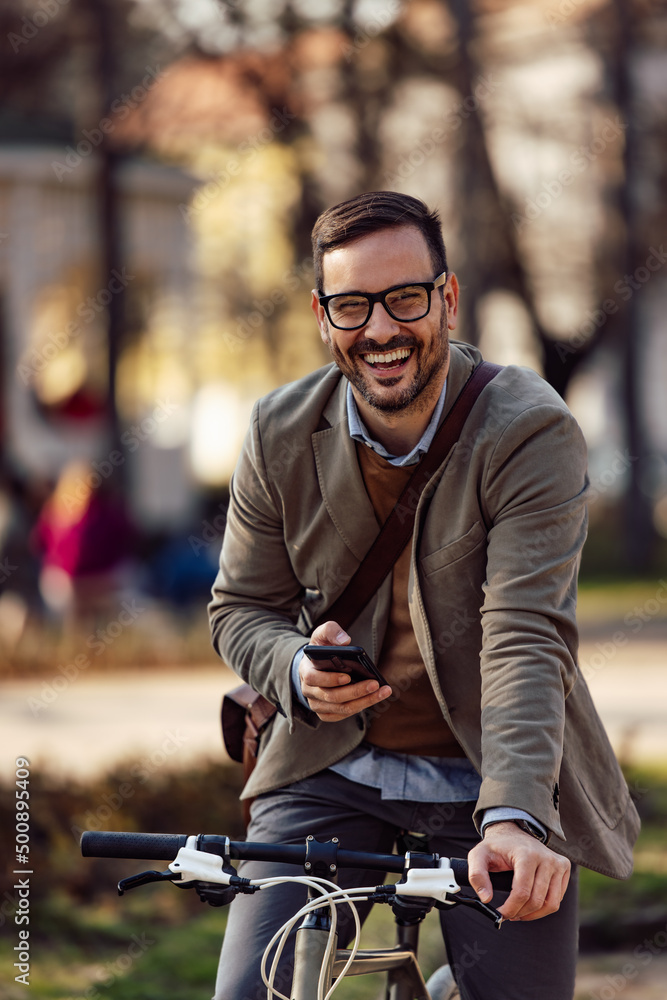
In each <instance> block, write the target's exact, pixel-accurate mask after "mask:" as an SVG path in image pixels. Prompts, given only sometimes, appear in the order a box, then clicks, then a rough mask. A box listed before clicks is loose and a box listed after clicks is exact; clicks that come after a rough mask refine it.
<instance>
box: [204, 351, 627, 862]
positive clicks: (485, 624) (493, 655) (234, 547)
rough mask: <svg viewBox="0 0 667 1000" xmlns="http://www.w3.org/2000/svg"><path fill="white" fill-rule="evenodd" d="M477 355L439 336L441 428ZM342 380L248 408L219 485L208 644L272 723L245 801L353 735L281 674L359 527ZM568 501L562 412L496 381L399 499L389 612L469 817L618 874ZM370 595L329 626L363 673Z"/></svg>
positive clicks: (355, 553)
mask: <svg viewBox="0 0 667 1000" xmlns="http://www.w3.org/2000/svg"><path fill="white" fill-rule="evenodd" d="M480 361H481V355H480V354H479V352H478V351H477V350H476V349H475V348H472V347H470V346H468V345H465V344H462V343H457V342H452V345H451V365H450V370H449V375H448V379H447V392H446V398H445V408H444V415H446V414H447V412H448V410H449V409H450V408H451V405H452V403H453V401H454V400H455V398H456V397H457V395H458V393H459V392H460V390H461V388H462V387H463V385H464V384H465V382H466V380H467V379H468V377H469V376H470V373H471V372H472V370H473V368H474V367H475V366H476V365H477V364H479V362H480ZM346 384H347V383H346V381H345V379H344V378H343V377H342V375H341V373H340V371H339V370H338V368H337V367H336V366H335V365H329V366H327V367H326V368H324V369H320V370H318V371H316V372H314V373H312V374H311V375H308V376H307V377H306V378H303V379H301V380H299V381H298V382H294V383H292V384H290V385H286V386H284V387H282V388H280V389H278V390H276V391H274V392H272V393H270V394H269V395H268V396H266V397H265V398H263V399H261V400H260V401H259V402H258V403H257V404H256V406H255V409H254V412H253V417H252V422H251V426H250V429H249V431H248V434H247V437H246V440H245V444H244V447H243V451H242V454H241V457H240V459H239V463H238V466H237V469H236V472H235V474H234V477H233V480H232V485H231V499H230V507H229V514H228V520H227V526H226V530H225V536H224V540H223V545H222V552H221V557H220V570H219V573H218V576H217V578H216V581H215V584H214V587H213V599H212V601H211V604H210V606H209V612H210V618H211V628H212V634H213V641H214V645H215V647H216V649H217V650H218V652H219V653H220V656H221V657H222V658H223V660H224V661H225V662H226V663H228V664H229V665H230V666H231V667H232V668H233V669H234V670H235V671H236V672H237V673H238V674H239V675H240V676H241V677H242V678H243V679H244V680H245V681H247V682H248V683H249V684H250V685H251V686H252V687H253V688H254V689H255V690H257V691H260V692H261V693H262V694H263V695H265V697H266V698H268V699H269V701H271V702H272V703H273V704H275V705H276V706H278V709H279V712H278V714H277V715H276V717H275V720H274V722H273V723H272V725H271V730H270V732H269V733H268V734H267V735H266V736H265V737H264V738H263V740H262V747H261V750H260V754H259V759H258V763H257V766H256V768H255V771H254V773H253V775H252V777H251V779H250V781H249V782H248V784H247V786H246V788H245V789H244V796H246V797H248V796H254V795H257V794H259V793H261V792H265V791H269V790H271V789H273V788H278V787H281V786H283V785H286V784H288V783H290V782H292V781H296V780H299V779H303V778H305V777H307V776H309V775H312V774H315V773H316V772H318V771H320V770H322V769H323V768H325V767H327V766H329V765H330V764H332V763H334V762H335V761H337V760H340V759H341V758H342V757H343V756H345V754H347V753H348V752H349V751H350V750H352V749H353V748H354V747H356V746H357V745H358V744H359V742H360V741H361V740H362V739H363V738H364V733H365V730H366V726H367V716H366V715H365V714H361V715H358V716H355V717H353V718H350V719H347V720H345V721H344V722H339V723H335V724H334V723H321V722H320V720H319V719H317V717H316V716H315V715H314V714H313V713H311V712H309V711H308V710H306V709H304V708H303V707H302V705H301V704H300V703H299V702H298V700H297V699H296V698H295V697H294V692H293V690H292V686H291V679H290V665H291V662H292V659H293V657H294V654H295V653H296V652H297V650H298V649H300V648H301V647H302V646H303V645H304V635H306V636H308V635H310V631H311V622H312V621H314V620H316V619H317V618H318V617H319V615H320V613H322V612H323V611H325V610H326V608H327V607H329V606H330V605H331V603H332V602H333V601H334V599H335V598H336V597H337V596H338V595H339V594H340V593H341V592H342V590H343V589H344V587H345V585H346V583H347V581H348V580H349V578H350V577H351V576H352V574H353V573H354V571H355V570H356V569H357V567H358V565H359V563H360V562H361V560H362V559H363V557H364V555H365V553H366V551H367V550H368V548H369V546H370V545H371V543H372V542H373V540H374V538H375V537H376V535H377V534H378V531H379V528H378V524H377V520H376V518H375V514H374V512H373V507H372V505H371V502H370V500H369V498H368V495H367V493H366V490H365V488H364V484H363V480H362V477H361V472H360V470H359V465H358V461H357V457H356V451H355V445H354V442H353V441H352V440H351V439H350V436H349V434H348V431H347V419H346V407H345V386H346ZM586 491H587V475H586V447H585V443H584V440H583V437H582V434H581V432H580V430H579V428H578V426H577V424H576V422H575V420H574V418H573V417H572V415H571V414H570V412H569V410H568V409H567V407H566V406H565V404H564V403H563V401H562V399H561V398H560V397H559V396H558V395H557V393H556V392H554V390H553V389H551V388H550V386H549V385H548V384H547V383H546V382H544V380H543V379H541V378H540V377H539V376H538V375H537V374H536V373H535V372H533V371H531V370H529V369H525V368H519V367H516V366H508V367H506V368H504V369H503V371H502V372H501V373H500V374H499V375H498V376H496V378H495V379H494V381H493V382H492V383H491V384H490V385H488V386H487V387H486V388H485V389H484V390H483V392H482V394H481V395H480V397H479V399H478V400H477V402H476V404H475V406H474V408H473V410H472V412H471V414H470V416H469V417H468V420H467V422H466V425H465V427H464V430H463V433H462V435H461V438H460V440H459V442H458V443H457V444H456V445H455V446H454V448H453V449H452V450H451V452H450V453H449V455H448V457H447V458H446V460H445V461H444V462H443V464H442V465H441V466H440V468H439V469H438V471H437V473H436V474H435V475H434V476H433V478H432V480H431V482H430V483H429V485H428V486H427V488H426V489H425V490H424V492H423V494H422V495H421V497H420V498H417V497H415V503H416V504H417V514H416V521H415V530H414V534H413V540H412V562H411V572H410V581H409V605H410V614H411V617H412V623H413V626H414V630H415V634H416V637H417V641H418V644H419V649H420V651H421V655H422V658H423V660H424V663H425V665H426V669H427V671H428V675H429V677H430V679H431V683H432V685H433V690H434V692H435V694H436V696H437V698H438V701H439V704H440V707H441V709H442V714H443V718H444V719H446V721H447V723H448V725H449V726H450V728H451V730H452V732H453V733H454V734H455V736H456V738H457V739H458V741H459V743H460V744H461V746H462V747H463V749H464V750H465V752H466V754H467V756H468V758H469V759H470V761H471V762H472V763H473V765H474V766H475V768H476V769H477V770H478V771H479V773H480V775H481V776H482V785H481V790H480V795H479V800H478V802H477V807H476V811H475V820H476V822H477V823H479V820H480V818H481V814H482V812H483V811H484V810H485V809H488V808H490V807H493V806H514V807H516V808H519V809H524V810H526V811H527V812H529V813H530V814H531V815H533V816H534V817H536V818H537V819H538V820H540V822H541V823H543V824H544V825H545V826H546V827H547V828H548V830H549V832H550V840H549V844H550V847H552V848H553V849H554V850H555V851H558V852H560V853H562V854H564V855H566V856H567V857H568V858H570V859H571V860H572V861H573V862H575V863H577V864H582V865H584V866H587V867H589V868H593V869H596V870H597V871H600V872H604V873H605V874H608V875H612V876H615V877H617V878H626V877H627V876H628V875H629V874H630V872H631V870H632V845H633V843H634V841H635V839H636V836H637V832H638V829H639V820H638V816H637V813H636V810H635V808H634V805H633V804H632V802H631V800H630V797H629V794H628V789H627V786H626V783H625V781H624V779H623V776H622V774H621V771H620V769H619V767H618V765H617V763H616V759H615V757H614V754H613V751H612V748H611V746H610V744H609V741H608V739H607V736H606V734H605V732H604V729H603V726H602V724H601V722H600V719H599V718H598V715H597V713H596V711H595V708H594V706H593V703H592V701H591V697H590V694H589V691H588V688H587V686H586V682H585V680H584V678H583V677H582V675H581V672H580V670H579V668H578V665H577V627H576V620H575V605H576V586H577V584H576V581H577V571H578V565H579V557H580V552H581V548H582V545H583V542H584V539H585V535H586ZM390 584H391V581H390V579H388V580H386V581H385V583H384V584H383V585H382V587H381V588H380V589H379V591H378V592H377V593H376V594H374V595H372V596H371V595H369V596H370V600H369V602H368V604H367V605H366V607H365V608H360V609H359V617H358V618H357V620H356V622H354V624H353V625H352V627H351V628H349V629H348V631H349V632H350V633H351V636H352V641H353V642H354V643H356V644H358V645H361V646H364V647H365V648H366V649H367V650H368V652H369V653H370V655H371V656H372V657H373V658H374V659H377V658H378V654H379V651H380V647H381V644H382V639H383V635H384V631H385V628H386V624H387V618H388V612H389V603H390ZM433 799H434V801H437V800H438V789H437V788H434V789H433Z"/></svg>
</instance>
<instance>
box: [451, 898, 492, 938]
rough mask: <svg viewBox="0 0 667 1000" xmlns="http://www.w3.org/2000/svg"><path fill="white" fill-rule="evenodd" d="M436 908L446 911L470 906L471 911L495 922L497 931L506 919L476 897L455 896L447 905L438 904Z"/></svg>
mask: <svg viewBox="0 0 667 1000" xmlns="http://www.w3.org/2000/svg"><path fill="white" fill-rule="evenodd" d="M435 906H436V909H438V910H444V909H447V908H448V907H450V906H469V907H470V908H471V909H473V910H477V912H478V913H482V914H483V915H484V916H485V917H488V918H489V920H493V922H494V924H495V925H496V930H497V931H499V930H500V927H501V925H502V922H503V919H504V918H503V915H502V913H499V912H498V910H496V909H495V908H494V907H493V906H488V905H487V904H486V903H483V902H482V900H481V899H478V898H477V897H476V896H453V897H452V898H451V900H448V901H447V902H446V903H439V902H436V904H435Z"/></svg>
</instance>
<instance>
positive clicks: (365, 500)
mask: <svg viewBox="0 0 667 1000" xmlns="http://www.w3.org/2000/svg"><path fill="white" fill-rule="evenodd" d="M346 386H347V379H345V378H341V379H340V381H339V383H338V387H337V388H336V390H335V391H334V392H333V394H332V396H331V398H330V399H329V401H328V403H327V405H326V407H325V408H324V411H323V414H322V417H323V420H322V425H323V426H322V428H321V429H319V430H317V431H315V433H314V434H313V435H312V442H313V453H314V455H315V465H316V467H317V478H318V481H319V484H320V490H321V492H322V499H323V501H324V506H325V507H326V509H327V511H328V513H329V516H330V517H331V520H332V521H333V523H334V525H335V526H336V530H337V531H338V533H339V534H340V536H341V538H342V539H343V541H344V542H345V544H346V545H347V547H348V549H350V551H351V552H352V554H353V555H354V556H355V557H356V558H357V559H358V560H359V561H360V562H361V560H362V559H363V558H364V556H365V555H366V553H367V551H368V549H369V548H370V546H371V544H372V542H373V541H374V539H375V537H376V536H377V535H378V533H379V531H380V528H379V525H378V522H377V518H376V517H375V511H374V510H373V505H372V504H371V501H370V499H369V496H368V493H367V492H366V487H365V486H364V481H363V478H362V476H361V470H360V469H359V461H358V459H357V450H356V447H355V443H354V441H353V440H352V438H351V437H350V434H349V431H348V426H347V410H346V405H345V390H346ZM325 425H328V426H325Z"/></svg>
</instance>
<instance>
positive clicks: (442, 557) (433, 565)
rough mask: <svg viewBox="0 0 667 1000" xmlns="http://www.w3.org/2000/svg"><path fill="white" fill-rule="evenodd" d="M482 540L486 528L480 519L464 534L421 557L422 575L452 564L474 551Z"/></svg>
mask: <svg viewBox="0 0 667 1000" xmlns="http://www.w3.org/2000/svg"><path fill="white" fill-rule="evenodd" d="M484 541H486V528H485V527H484V525H483V524H482V522H481V521H475V523H474V524H473V526H472V528H470V529H469V530H468V531H466V533H465V535H461V537H460V538H456V539H455V540H454V541H453V542H449V543H448V544H447V545H443V547H442V548H441V549H436V551H435V552H431V553H429V555H427V556H423V557H422V560H421V566H422V570H423V572H424V576H430V575H431V574H432V573H435V572H437V570H439V569H442V568H443V566H452V565H453V564H454V563H455V562H457V561H458V560H459V559H463V558H464V556H468V555H470V553H471V552H474V550H475V549H476V548H478V547H479V546H480V545H481V544H482V543H483V542H484Z"/></svg>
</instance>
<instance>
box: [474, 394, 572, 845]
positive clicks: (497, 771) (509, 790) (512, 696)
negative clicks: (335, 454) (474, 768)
mask: <svg viewBox="0 0 667 1000" xmlns="http://www.w3.org/2000/svg"><path fill="white" fill-rule="evenodd" d="M586 465H587V455H586V445H585V442H584V439H583V435H582V434H581V431H580V429H579V427H578V425H577V423H576V421H575V420H574V418H573V417H572V415H571V414H570V413H569V411H568V410H567V409H566V408H565V407H564V405H562V403H561V402H560V401H558V402H557V403H556V402H554V403H546V404H542V405H536V406H532V407H529V408H527V409H525V410H523V411H522V412H521V413H519V414H518V415H517V416H516V417H515V418H514V419H513V420H512V421H511V423H510V424H509V426H507V427H506V428H505V430H504V431H503V433H502V435H501V436H500V438H499V440H498V442H497V444H496V445H495V447H494V449H493V453H492V456H491V459H490V461H489V462H488V465H487V475H486V481H485V483H484V490H483V495H484V502H485V505H486V517H487V518H488V522H487V523H489V524H490V525H491V527H490V530H489V533H488V548H487V573H486V581H485V584H484V601H483V604H482V608H481V612H482V651H481V660H480V668H481V685H482V704H481V711H482V716H481V721H482V787H481V790H480V796H479V800H478V803H477V808H476V812H475V817H476V820H477V821H479V820H480V819H481V817H482V815H483V811H484V810H485V809H488V808H491V807H494V806H509V807H514V808H518V809H524V810H525V811H526V812H529V813H530V814H531V815H532V816H534V817H535V818H536V819H538V820H539V821H540V822H541V823H543V824H544V825H545V826H546V827H547V828H548V829H551V830H552V831H553V832H554V833H556V834H557V835H558V836H561V837H562V836H563V832H562V829H561V825H560V819H559V811H558V778H559V772H560V765H561V759H562V754H563V732H564V724H565V700H566V698H567V696H568V694H569V693H570V691H571V690H572V687H573V685H574V684H575V683H576V678H577V646H578V637H577V626H576V592H577V573H578V568H579V561H580V554H581V549H582V546H583V544H584V541H585V538H586V527H587V512H586V495H587V485H588V477H587V472H586Z"/></svg>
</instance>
